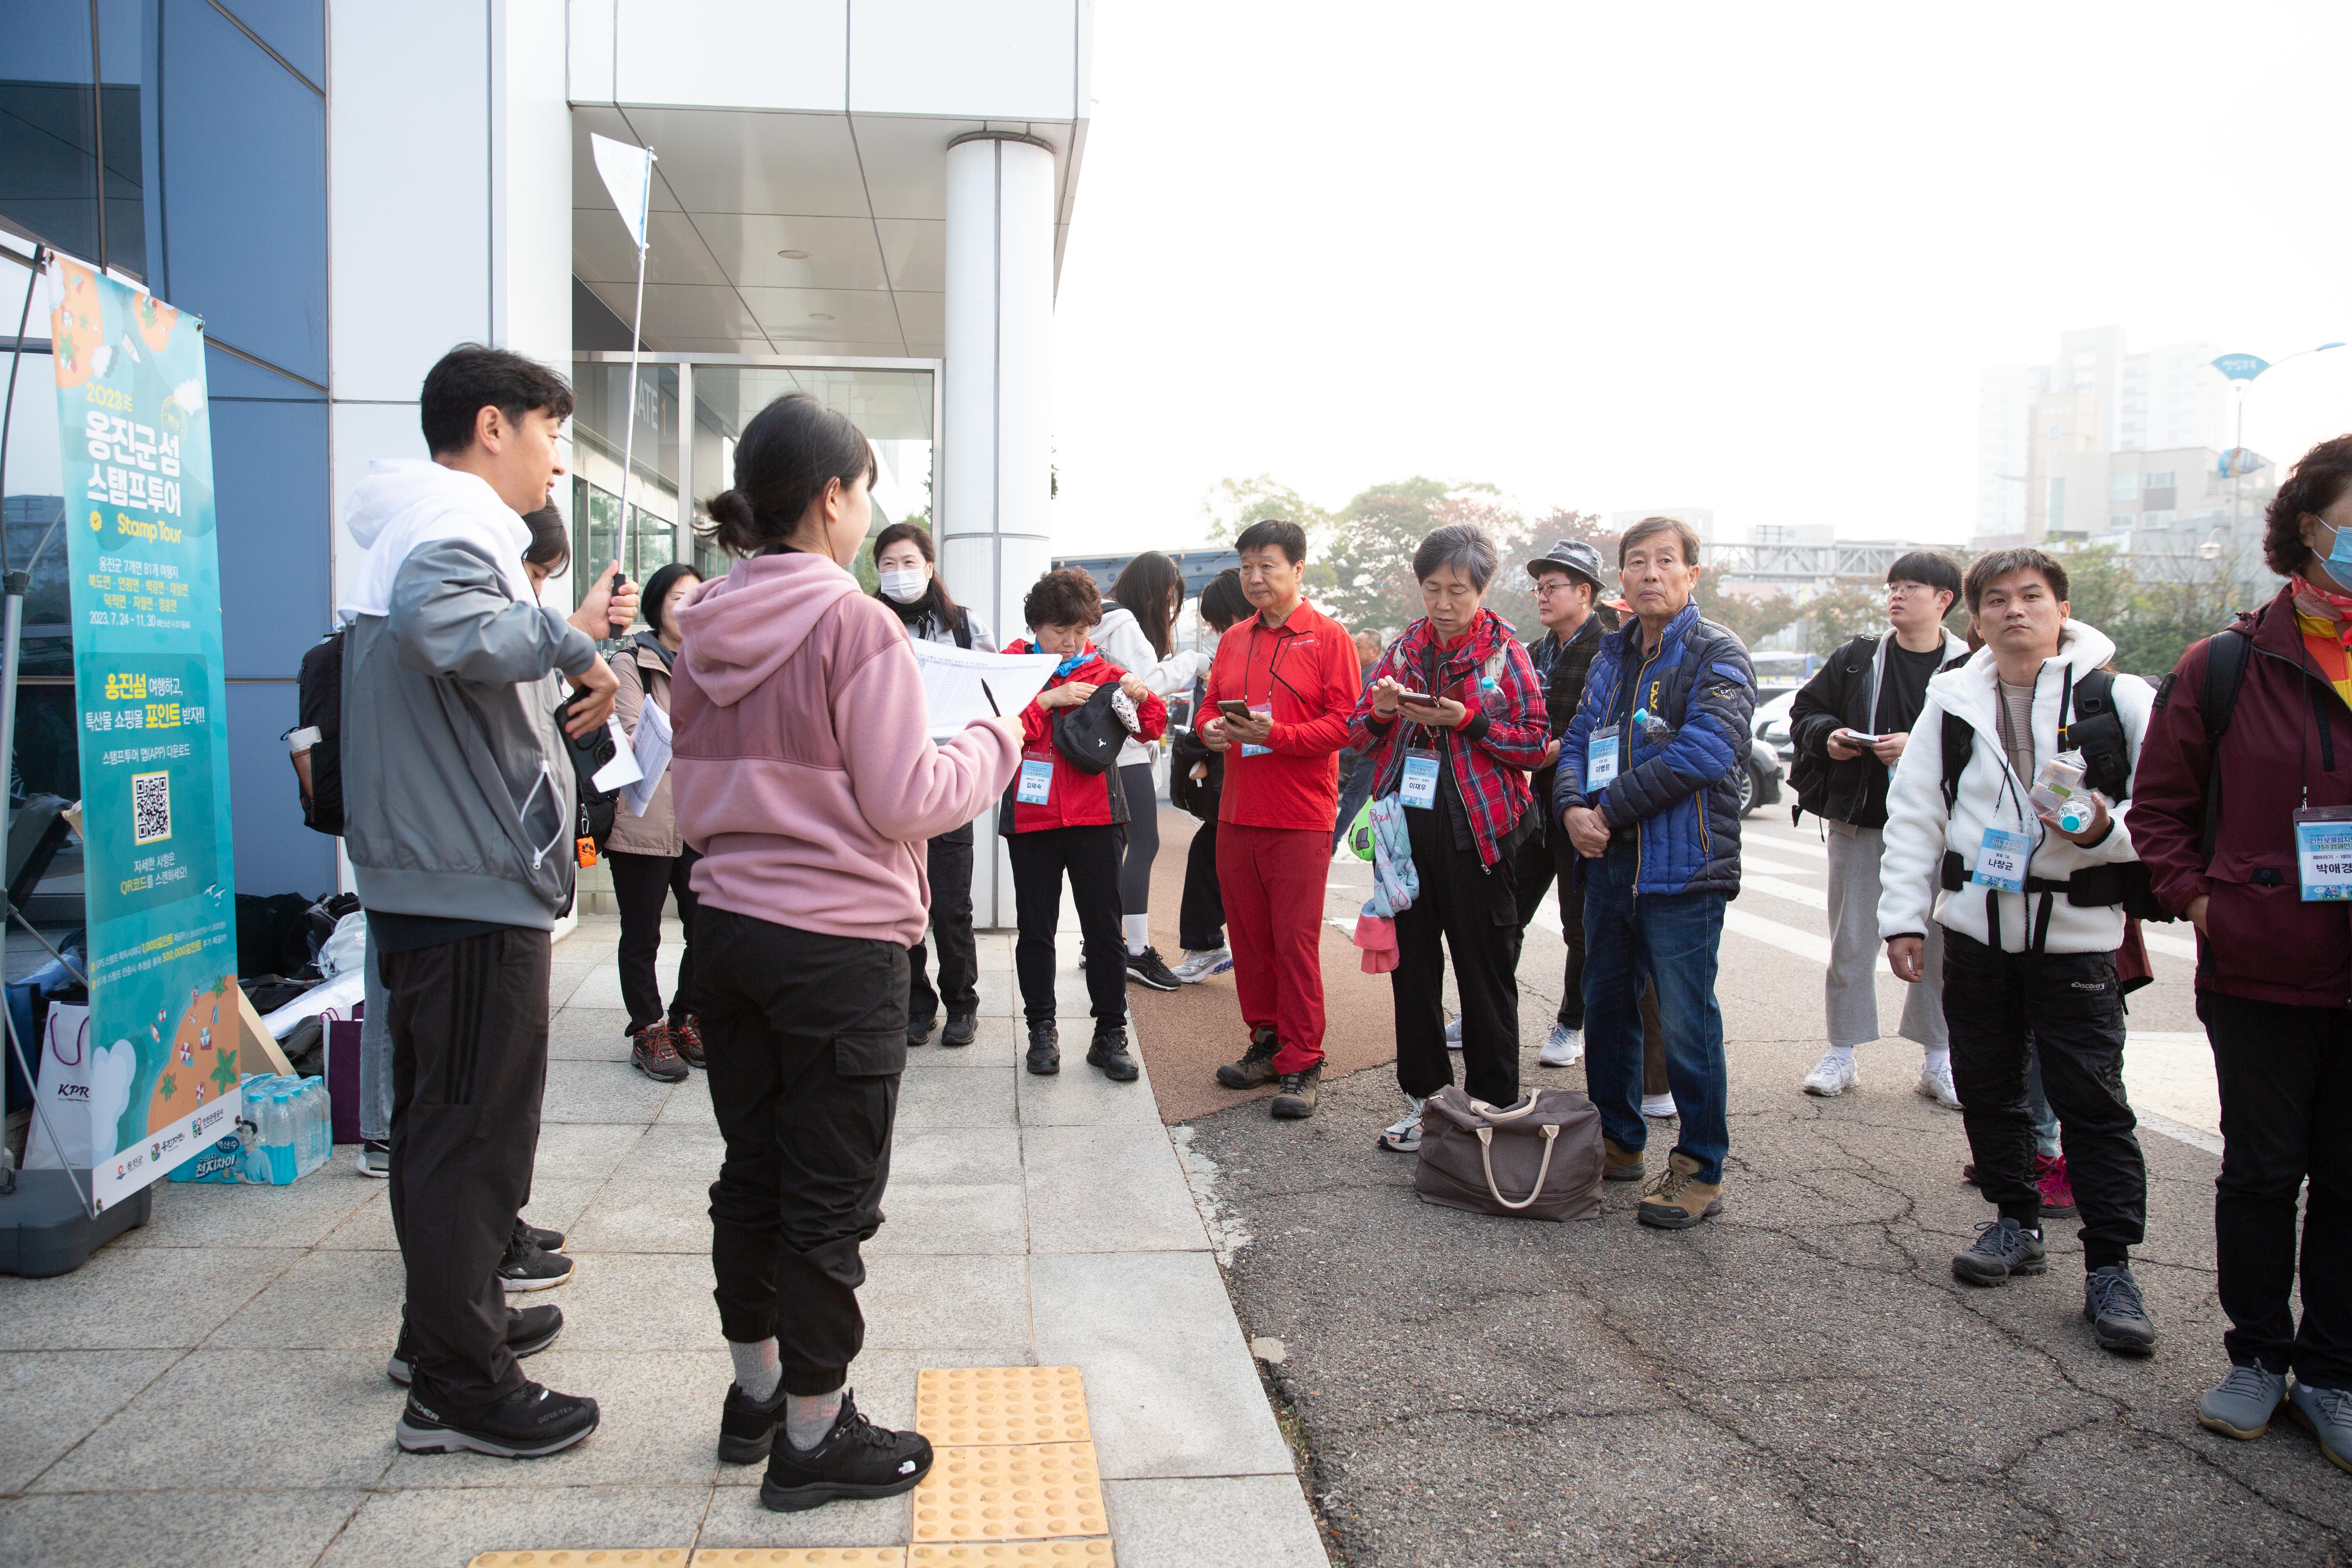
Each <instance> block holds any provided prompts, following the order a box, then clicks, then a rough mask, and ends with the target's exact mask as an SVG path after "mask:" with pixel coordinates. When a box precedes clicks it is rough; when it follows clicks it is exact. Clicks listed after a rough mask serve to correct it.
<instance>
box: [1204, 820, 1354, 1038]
mask: <svg viewBox="0 0 2352 1568" xmlns="http://www.w3.org/2000/svg"><path fill="white" fill-rule="evenodd" d="M1330 871H1331V835H1330V833H1329V831H1328V830H1327V829H1323V828H1314V827H1244V826H1242V825H1241V824H1239V823H1234V822H1220V823H1219V824H1217V890H1218V891H1219V892H1220V893H1222V894H1223V896H1224V900H1225V925H1226V928H1227V931H1226V934H1227V937H1228V939H1229V940H1230V942H1231V943H1232V946H1233V952H1234V990H1235V991H1236V992H1237V993H1239V994H1240V997H1241V1004H1242V1018H1243V1020H1244V1022H1245V1023H1247V1024H1248V1026H1250V1029H1251V1030H1252V1032H1255V1031H1256V1030H1257V1029H1258V1028H1259V1026H1263V1025H1269V1024H1270V1025H1272V1026H1274V1033H1275V1038H1276V1041H1277V1042H1279V1048H1278V1049H1277V1050H1276V1052H1275V1056H1274V1070H1275V1071H1276V1072H1305V1071H1306V1070H1307V1068H1311V1067H1314V1066H1315V1065H1317V1064H1318V1063H1319V1062H1320V1061H1322V1059H1323V958H1322V944H1323V889H1324V883H1325V881H1326V879H1328V877H1329V875H1330Z"/></svg>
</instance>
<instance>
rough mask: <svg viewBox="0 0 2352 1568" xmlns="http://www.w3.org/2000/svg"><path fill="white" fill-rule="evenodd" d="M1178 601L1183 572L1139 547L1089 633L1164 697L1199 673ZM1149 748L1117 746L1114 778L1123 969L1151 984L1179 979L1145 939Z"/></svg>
mask: <svg viewBox="0 0 2352 1568" xmlns="http://www.w3.org/2000/svg"><path fill="white" fill-rule="evenodd" d="M1183 608H1184V573H1183V569H1182V568H1181V567H1180V566H1178V565H1177V564H1176V563H1175V560H1174V559H1173V558H1172V557H1171V556H1167V555H1163V554H1161V553H1160V552H1159V551H1157V550H1147V551H1145V552H1143V553H1142V554H1140V555H1139V556H1137V557H1136V558H1135V559H1134V560H1132V561H1130V562H1129V563H1127V565H1126V567H1125V568H1124V569H1123V570H1121V571H1120V573H1119V574H1118V582H1116V583H1113V584H1111V588H1110V597H1109V598H1108V599H1105V600H1104V601H1103V606H1102V612H1103V618H1102V625H1101V626H1100V627H1099V628H1097V631H1096V633H1095V641H1096V642H1097V645H1099V646H1100V647H1101V648H1102V650H1103V654H1104V656H1105V657H1106V658H1108V659H1109V660H1110V661H1111V662H1112V663H1113V664H1115V665H1118V667H1119V668H1121V669H1125V670H1129V671H1131V672H1133V674H1134V676H1135V678H1136V679H1137V680H1139V681H1140V682H1142V684H1143V686H1144V689H1146V690H1149V691H1150V692H1151V693H1153V694H1154V695H1155V696H1160V697H1168V696H1171V695H1173V694H1174V693H1176V692H1179V691H1181V690H1183V689H1185V688H1186V687H1188V686H1190V685H1192V682H1193V681H1194V680H1196V679H1199V678H1200V677H1201V676H1202V675H1203V674H1205V673H1207V671H1208V668H1209V660H1208V657H1207V656H1206V655H1205V654H1200V653H1195V652H1194V651H1192V649H1191V648H1186V649H1184V650H1183V651H1182V652H1181V653H1180V652H1177V651H1176V647H1175V643H1176V638H1175V626H1176V617H1177V616H1178V615H1179V614H1180V613H1181V611H1182V610H1183ZM1152 754H1153V749H1152V747H1150V745H1147V744H1146V743H1144V742H1141V741H1129V742H1128V743H1127V744H1126V745H1124V746H1122V747H1120V748H1119V752H1118V784H1119V788H1120V789H1121V790H1122V791H1124V792H1125V794H1126V795H1127V814H1128V823H1127V848H1126V850H1125V851H1124V853H1123V854H1122V855H1121V856H1120V858H1119V868H1118V901H1119V910H1120V915H1121V919H1120V922H1119V924H1120V933H1121V935H1123V936H1124V937H1125V939H1126V942H1127V977H1128V978H1129V980H1133V981H1138V982H1140V983H1141V984H1145V985H1149V986H1150V987H1151V989H1153V990H1154V991H1173V990H1175V989H1176V987H1177V986H1178V985H1179V984H1181V980H1180V978H1179V977H1178V975H1177V974H1176V973H1175V972H1174V971H1173V970H1171V969H1170V968H1169V967H1168V965H1167V964H1166V963H1162V962H1160V950H1159V949H1158V948H1156V947H1153V946H1152V945H1151V917H1150V908H1151V863H1152V861H1154V860H1155V859H1157V858H1159V856H1160V802H1159V798H1158V796H1159V791H1158V790H1157V789H1156V788H1155V787H1154V786H1153V784H1152V780H1151V759H1152Z"/></svg>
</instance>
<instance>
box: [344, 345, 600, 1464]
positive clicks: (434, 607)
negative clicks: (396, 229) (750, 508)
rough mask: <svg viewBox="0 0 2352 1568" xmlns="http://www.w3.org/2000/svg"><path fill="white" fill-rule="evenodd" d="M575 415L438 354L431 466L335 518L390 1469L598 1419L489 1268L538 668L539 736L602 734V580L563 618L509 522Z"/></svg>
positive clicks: (537, 1451) (524, 877)
mask: <svg viewBox="0 0 2352 1568" xmlns="http://www.w3.org/2000/svg"><path fill="white" fill-rule="evenodd" d="M571 412H572V389H571V387H570V386H569V385H567V384H565V382H564V380H563V378H562V376H560V375H558V374H555V373H554V372H553V371H551V370H549V369H547V368H546V367H545V366H543V365H540V364H538V363H534V362H532V361H530V360H528V359H525V358H523V357H522V356H521V355H520V354H514V353H507V352H505V351H503V350H499V349H488V348H483V347H480V346H478V345H476V344H464V345H461V346H459V347H458V348H456V349H453V350H451V351H450V352H449V353H447V354H446V355H445V356H443V358H442V360H441V362H440V363H438V364H436V365H435V366H434V367H433V369H432V371H431V372H430V373H429V374H427V375H426V376H425V390H424V395H423V398H422V414H423V417H424V426H425V442H426V445H427V447H428V449H429V450H430V451H431V452H432V453H433V460H432V461H431V462H415V461H406V462H377V463H374V464H373V465H371V467H370V471H369V473H368V476H367V478H366V479H363V480H362V481H361V483H360V484H359V485H358V486H357V487H356V488H355V489H354V490H353V491H352V496H351V498H350V500H349V501H348V502H347V504H346V506H345V508H344V521H345V525H346V526H347V527H349V529H350V530H351V531H352V537H353V538H354V539H355V540H357V541H358V542H359V543H360V544H362V546H365V547H366V548H367V550H368V559H367V561H366V563H365V564H364V565H363V566H362V569H361V574H360V581H359V584H358V585H357V587H356V588H355V589H354V590H353V591H352V593H351V595H349V596H348V597H347V598H346V599H345V601H344V603H343V605H342V616H343V620H344V621H345V623H346V624H347V625H348V626H349V628H350V629H349V632H348V634H347V637H348V640H347V642H346V644H345V647H344V657H343V719H342V722H343V729H342V735H343V776H344V781H345V784H344V792H345V793H344V817H345V827H344V845H345V847H346V848H347V850H348V852H349V854H350V856H351V860H352V873H353V876H354V877H355V879H356V880H357V882H358V888H359V894H360V900H361V902H362V904H364V905H365V906H366V908H367V911H368V923H369V929H370V931H371V933H372V934H373V938H374V945H375V948H376V955H377V961H378V963H379V966H380V969H381V972H382V976H383V986H384V990H385V992H386V999H387V1002H388V1006H387V1009H386V1011H387V1014H388V1021H389V1023H390V1025H391V1029H392V1044H393V1115H392V1175H391V1184H392V1192H391V1199H392V1215H393V1225H394V1229H395V1230H396V1231H397V1233H398V1234H399V1237H400V1240H401V1255H402V1260H403V1262H404V1265H405V1268H406V1270H407V1276H408V1300H407V1313H406V1320H405V1323H404V1328H403V1331H402V1340H403V1343H402V1347H401V1352H395V1355H394V1363H395V1365H401V1364H405V1366H406V1368H407V1370H408V1371H409V1372H410V1374H411V1382H410V1388H409V1399H408V1404H407V1406H406V1408H405V1409H404V1411H403V1412H402V1414H401V1417H400V1422H399V1426H398V1428H397V1434H396V1435H397V1437H398V1440H399V1443H400V1446H401V1447H403V1448H404V1449H407V1450H409V1451H411V1452H436V1451H456V1450H459V1449H473V1450H475V1451H477V1452H480V1453H488V1454H498V1455H505V1456H509V1457H514V1458H536V1457H538V1456H540V1455H542V1454H551V1453H553V1452H555V1451H556V1450H558V1449H560V1448H564V1447H570V1446H571V1445H572V1444H573V1443H576V1442H578V1441H579V1440H580V1439H581V1438H583V1437H584V1436H587V1435H588V1434H589V1433H590V1432H592V1431H593V1430H594V1429H595V1426H596V1418H597V1415H596V1404H595V1401H593V1400H592V1399H582V1398H575V1397H572V1396H571V1395H567V1394H557V1393H554V1392H553V1391H551V1390H549V1389H546V1388H543V1387H541V1386H540V1385H539V1384H535V1383H531V1382H530V1381H528V1380H527V1379H525V1378H524V1376H523V1375H522V1373H521V1370H520V1367H518V1366H517V1365H516V1362H515V1357H516V1353H517V1352H518V1351H520V1352H522V1353H525V1354H528V1353H529V1352H530V1351H531V1350H534V1349H541V1348H544V1346H545V1344H546V1343H547V1342H549V1341H551V1340H552V1338H553V1337H554V1332H555V1331H556V1329H557V1328H559V1327H560V1326H561V1323H562V1318H561V1314H560V1313H558V1312H557V1311H556V1310H555V1309H553V1308H544V1309H535V1310H534V1311H533V1313H531V1314H524V1315H523V1316H524V1317H525V1318H526V1319H527V1320H533V1321H525V1322H523V1323H521V1324H510V1322H509V1313H508V1310H507V1305H506V1291H505V1289H504V1287H503V1284H502V1282H501V1280H500V1279H499V1274H498V1268H499V1261H500V1259H501V1258H502V1257H503V1256H504V1254H505V1252H506V1250H507V1247H508V1244H509V1240H510V1238H511V1237H512V1236H513V1234H514V1227H515V1224H516V1219H517V1216H518V1215H519V1213H520V1210H521V1207H522V1205H523V1202H524V1200H525V1199H526V1198H527V1197H528V1195H529V1194H530V1171H531V1162H532V1158H533V1155H534V1153H535V1152H536V1150H537V1147H538V1142H539V1113H540V1099H541V1092H542V1090H543V1089H544V1087H545V1082H546V1076H547V993H548V963H549V943H550V940H551V938H550V932H551V930H552V928H553V925H554V922H555V921H556V920H557V918H558V917H560V916H561V915H562V914H563V913H565V912H566V911H567V910H570V908H571V906H572V875H573V850H572V838H573V825H574V821H575V817H576V809H575V805H574V801H575V795H574V784H573V778H572V764H571V760H570V757H569V755H568V753H567V752H566V749H565V747H564V745H563V742H562V736H561V735H560V734H559V733H558V721H559V714H558V710H559V706H560V705H561V704H562V701H563V700H564V683H563V681H562V680H561V679H558V675H559V673H560V674H561V675H562V676H567V677H569V678H570V679H571V681H572V684H573V685H574V686H576V687H577V688H578V689H579V693H580V695H579V697H578V698H577V700H575V701H574V702H573V703H572V708H571V710H570V711H569V713H568V715H565V716H564V717H563V720H562V727H563V728H564V729H566V730H568V731H571V732H572V734H573V735H575V736H578V735H585V734H588V733H591V732H593V731H595V730H597V729H600V728H602V727H603V725H604V721H605V719H606V718H607V716H609V715H610V713H611V712H612V710H613V695H614V690H615V689H616V685H617V683H616V682H615V681H614V678H613V673H612V671H611V670H610V669H608V668H605V665H604V660H603V659H601V658H598V657H597V655H596V647H595V644H594V643H593V642H592V641H591V640H590V637H591V628H593V629H595V630H598V631H601V630H602V628H603V626H604V624H605V622H606V619H607V617H608V616H610V615H613V614H619V613H622V612H623V610H624V609H625V607H627V608H631V609H633V607H634V606H633V605H627V606H625V605H624V604H623V603H621V602H618V601H616V600H615V599H614V595H612V594H611V593H610V591H609V582H610V578H609V574H608V575H607V576H605V577H603V578H600V580H599V583H598V585H597V587H596V588H595V590H593V592H592V593H591V594H590V595H589V598H588V602H587V603H585V604H583V605H582V606H581V610H580V614H579V615H578V616H575V617H573V619H572V620H570V621H567V620H566V619H565V618H564V617H563V616H562V615H560V614H558V613H557V612H556V611H554V610H552V609H547V608H543V607H542V606H541V605H540V603H539V596H538V589H537V586H536V584H535V583H534V582H533V580H532V578H531V576H530V574H529V573H528V571H527V569H526V566H525V563H524V561H523V552H524V551H525V549H526V548H527V547H528V546H529V544H530V530H529V529H528V527H526V525H525V524H524V522H523V520H522V517H521V514H522V513H524V512H526V511H530V510H536V509H537V508H539V507H540V506H541V505H543V504H544V503H545V502H546V500H547V497H548V493H549V489H550V487H551V486H552V485H553V483H554V481H555V479H556V478H557V476H559V475H561V474H562V472H563V468H562V464H561V463H560V462H559V461H558V458H557V445H556V442H557V437H558V436H559V434H560V433H561V431H562V424H563V421H564V419H565V418H566V417H567V416H570V414H571ZM627 597H628V595H626V594H625V593H624V595H621V599H623V600H625V599H626V598H627ZM583 622H584V623H585V624H584V625H583ZM539 1318H544V1319H546V1320H547V1321H544V1322H540V1321H535V1320H537V1319H539Z"/></svg>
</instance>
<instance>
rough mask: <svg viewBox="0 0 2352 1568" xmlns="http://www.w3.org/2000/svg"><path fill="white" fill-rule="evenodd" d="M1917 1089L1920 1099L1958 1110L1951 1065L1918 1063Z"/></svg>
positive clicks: (1810, 1081)
mask: <svg viewBox="0 0 2352 1568" xmlns="http://www.w3.org/2000/svg"><path fill="white" fill-rule="evenodd" d="M1805 1084H1806V1087H1807V1088H1811V1086H1812V1079H1806V1080H1805ZM1917 1087H1918V1090H1919V1094H1920V1097H1921V1098H1922V1099H1925V1100H1934V1101H1935V1102H1936V1103H1937V1104H1938V1105H1940V1106H1942V1107H1943V1108H1944V1109H1945V1110H1958V1109H1959V1108H1960V1091H1959V1090H1958V1089H1954V1088H1953V1087H1952V1064H1951V1063H1950V1062H1948V1061H1946V1062H1944V1063H1941V1064H1940V1065H1938V1066H1936V1067H1929V1066H1928V1065H1927V1063H1925V1062H1922V1063H1920V1064H1919V1083H1918V1086H1917Z"/></svg>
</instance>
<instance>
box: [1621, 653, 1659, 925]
mask: <svg viewBox="0 0 2352 1568" xmlns="http://www.w3.org/2000/svg"><path fill="white" fill-rule="evenodd" d="M1665 651H1666V638H1665V634H1664V633H1663V632H1661V633H1659V634H1658V652H1657V653H1654V654H1652V655H1651V656H1650V657H1649V658H1645V659H1643V661H1642V668H1641V671H1640V673H1638V674H1637V675H1635V676H1634V677H1633V700H1632V701H1631V702H1629V703H1627V704H1626V707H1625V728H1626V729H1627V730H1628V731H1631V730H1632V729H1633V710H1634V709H1636V708H1638V707H1640V706H1641V700H1642V683H1643V681H1645V680H1647V679H1650V667H1651V666H1652V665H1654V664H1655V663H1657V662H1658V654H1662V653H1664V652H1665ZM1621 740H1622V743H1623V745H1624V747H1625V750H1626V754H1627V755H1629V756H1630V755H1631V754H1632V753H1633V736H1632V735H1631V734H1630V733H1629V734H1626V735H1624V736H1622V737H1621ZM1644 837H1645V835H1644V834H1643V824H1642V823H1638V822H1637V823H1635V824H1634V825H1633V897H1635V898H1637V899H1638V898H1640V897H1641V896H1642V847H1643V839H1644Z"/></svg>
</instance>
